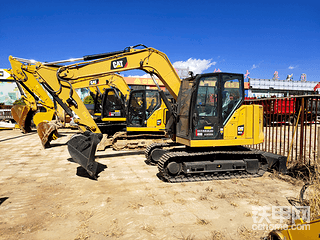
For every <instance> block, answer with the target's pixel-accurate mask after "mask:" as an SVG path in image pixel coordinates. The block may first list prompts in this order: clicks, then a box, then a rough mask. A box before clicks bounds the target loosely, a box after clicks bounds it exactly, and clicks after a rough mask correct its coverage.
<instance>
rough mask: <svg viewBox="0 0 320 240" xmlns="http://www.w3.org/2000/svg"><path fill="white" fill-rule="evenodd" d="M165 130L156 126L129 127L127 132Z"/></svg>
mask: <svg viewBox="0 0 320 240" xmlns="http://www.w3.org/2000/svg"><path fill="white" fill-rule="evenodd" d="M164 130H165V129H164V128H162V129H160V128H155V127H127V132H160V131H164Z"/></svg>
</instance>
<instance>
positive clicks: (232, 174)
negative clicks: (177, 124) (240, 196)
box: [158, 151, 265, 183]
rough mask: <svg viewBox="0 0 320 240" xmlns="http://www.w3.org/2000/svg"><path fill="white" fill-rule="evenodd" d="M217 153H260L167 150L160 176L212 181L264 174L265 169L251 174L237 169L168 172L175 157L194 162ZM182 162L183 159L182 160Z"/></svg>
mask: <svg viewBox="0 0 320 240" xmlns="http://www.w3.org/2000/svg"><path fill="white" fill-rule="evenodd" d="M217 154H219V155H220V154H225V155H226V156H231V155H234V156H235V155H238V156H239V155H241V156H242V155H243V157H244V158H250V156H251V157H257V155H260V154H259V152H258V151H210V152H186V151H177V152H167V153H165V154H164V155H163V156H162V157H161V158H160V161H159V162H158V169H159V177H160V178H162V180H164V181H167V182H171V183H176V182H197V181H210V180H223V179H234V178H251V177H260V176H262V175H263V174H264V172H265V170H262V169H260V170H259V171H258V172H257V173H255V174H251V173H248V172H246V171H244V170H239V171H238V170H236V171H220V172H219V171H216V172H213V173H212V172H209V173H207V172H202V173H197V174H195V173H192V174H184V173H180V174H178V175H176V176H173V175H171V174H169V173H168V171H167V170H166V166H167V165H168V163H169V162H170V161H172V160H173V159H183V162H193V161H197V160H199V158H202V157H208V156H209V157H210V155H211V156H212V157H214V156H215V155H217ZM181 163H182V161H181Z"/></svg>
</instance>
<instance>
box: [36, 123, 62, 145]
mask: <svg viewBox="0 0 320 240" xmlns="http://www.w3.org/2000/svg"><path fill="white" fill-rule="evenodd" d="M58 127H59V125H57V124H56V123H54V122H41V123H39V124H38V126H37V132H38V136H39V138H40V140H41V143H42V146H43V147H44V148H47V147H50V142H51V141H52V140H56V139H57V138H58V131H57V129H58Z"/></svg>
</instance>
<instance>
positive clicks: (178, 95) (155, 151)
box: [28, 45, 285, 182]
mask: <svg viewBox="0 0 320 240" xmlns="http://www.w3.org/2000/svg"><path fill="white" fill-rule="evenodd" d="M139 47H142V49H141V48H139ZM65 61H70V60H62V61H61V62H65ZM74 61H78V63H75V64H70V65H65V66H62V67H60V68H59V69H58V70H57V69H56V68H54V69H52V68H51V67H50V65H55V64H57V63H59V62H60V61H58V62H52V63H39V62H38V63H36V64H35V65H29V66H28V71H34V72H35V73H36V74H37V75H38V76H39V81H40V82H42V81H43V82H45V85H47V84H48V82H50V89H49V92H53V93H57V92H58V90H59V91H60V92H59V96H60V97H61V99H65V100H64V102H63V104H64V105H65V107H67V108H71V109H72V110H74V111H75V110H77V109H78V108H80V104H79V105H78V104H77V102H78V101H79V100H78V99H77V98H76V97H77V96H74V95H73V94H71V88H70V87H68V85H66V84H65V83H66V82H68V83H69V82H70V81H72V80H74V79H79V78H86V77H98V76H100V75H101V74H110V73H115V72H122V71H127V70H133V69H141V70H143V71H145V72H147V73H149V74H150V76H151V77H152V79H153V81H154V83H155V85H156V86H157V88H158V91H154V90H143V91H140V92H139V91H138V92H135V93H133V91H132V92H131V93H130V97H129V101H128V115H127V131H130V130H131V132H134V131H136V132H141V131H148V130H149V128H151V127H153V128H155V126H157V127H158V129H159V131H160V130H161V131H163V130H164V129H163V128H164V126H165V130H166V133H167V135H168V136H170V137H171V139H172V141H173V143H160V144H152V145H151V146H149V147H148V148H147V150H146V157H147V159H148V160H149V161H150V162H155V163H156V164H157V165H158V169H159V176H160V177H161V178H162V179H163V180H165V181H168V182H183V181H201V180H212V179H228V178H238V177H241V178H242V177H258V176H261V175H262V174H263V173H264V172H265V171H266V170H267V168H268V167H273V166H278V167H279V166H280V165H281V164H280V162H281V161H280V160H279V157H278V156H273V155H271V154H269V153H265V152H262V151H258V150H252V149H249V148H247V147H244V146H243V145H254V144H259V143H262V142H263V139H264V135H263V109H262V106H258V105H242V102H243V100H244V78H243V75H242V74H234V73H208V74H198V75H196V76H193V75H191V77H190V78H187V79H183V80H181V79H180V78H179V76H178V75H177V73H176V71H175V69H174V68H173V66H172V64H171V63H170V61H169V59H168V57H167V56H166V55H165V54H164V53H162V52H160V51H158V50H156V49H154V48H148V47H146V46H144V45H137V46H133V47H128V48H125V49H124V50H122V51H117V52H109V53H104V54H95V55H87V56H84V57H83V58H78V59H74ZM156 77H157V78H158V79H156ZM158 81H161V82H162V83H163V84H164V86H165V87H166V89H167V90H168V91H169V93H170V94H171V96H172V98H173V99H174V101H172V102H170V100H169V98H168V97H167V96H166V95H165V93H164V92H163V91H162V90H161V89H160V87H159V84H158ZM148 91H154V92H152V96H157V97H159V98H161V100H162V101H163V102H164V104H165V105H166V108H167V111H165V112H162V116H161V117H162V119H163V121H161V118H157V117H156V116H158V115H157V114H156V112H157V110H158V108H156V106H157V104H158V105H159V104H160V101H158V102H156V105H154V104H155V101H149V102H150V105H151V106H152V108H151V112H149V113H148V111H147V104H148V101H147V96H148V95H149V94H148ZM63 93H64V94H65V95H63ZM150 94H151V92H150ZM151 99H156V98H155V97H154V98H151ZM152 102H153V103H152ZM151 103H152V104H151ZM63 104H62V105H63ZM78 112H79V111H78ZM80 112H81V111H80ZM77 115H78V116H79V114H77ZM150 116H154V118H153V120H154V122H155V125H154V126H148V125H147V122H148V121H147V120H149V119H150ZM79 117H80V119H79V122H80V123H83V125H82V127H83V128H84V130H89V131H86V132H84V133H83V134H77V135H75V136H74V137H72V138H71V139H70V140H69V142H68V151H69V153H70V155H71V157H72V158H73V160H74V161H75V162H78V163H79V164H80V165H81V166H82V167H83V168H85V169H86V170H87V172H88V173H89V175H90V176H91V177H93V178H96V177H97V176H96V172H97V162H95V160H94V157H95V150H96V146H97V144H98V143H99V141H100V140H101V138H102V136H101V134H99V133H100V130H99V129H98V128H97V127H96V125H95V124H91V123H90V122H89V121H88V120H89V119H86V115H85V114H82V116H79ZM164 121H165V124H164ZM93 123H94V121H93ZM159 126H160V127H159ZM284 159H285V158H284ZM281 166H283V165H281Z"/></svg>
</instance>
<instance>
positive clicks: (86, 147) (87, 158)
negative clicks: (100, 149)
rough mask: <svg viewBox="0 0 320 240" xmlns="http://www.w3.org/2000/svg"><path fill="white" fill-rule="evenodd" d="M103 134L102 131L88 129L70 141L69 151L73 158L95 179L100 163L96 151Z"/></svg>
mask: <svg viewBox="0 0 320 240" xmlns="http://www.w3.org/2000/svg"><path fill="white" fill-rule="evenodd" d="M102 136H103V135H102V134H101V133H92V132H89V131H86V132H84V133H82V134H76V135H74V136H73V137H72V138H71V139H70V140H69V141H68V151H69V154H70V156H71V157H72V159H73V160H74V161H75V162H77V163H78V164H80V165H81V166H82V167H83V168H84V169H85V170H86V171H87V172H88V174H89V175H90V176H91V177H92V178H94V179H97V176H96V174H97V168H98V164H97V162H95V153H96V149H97V145H98V144H99V142H100V141H101V139H102Z"/></svg>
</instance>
